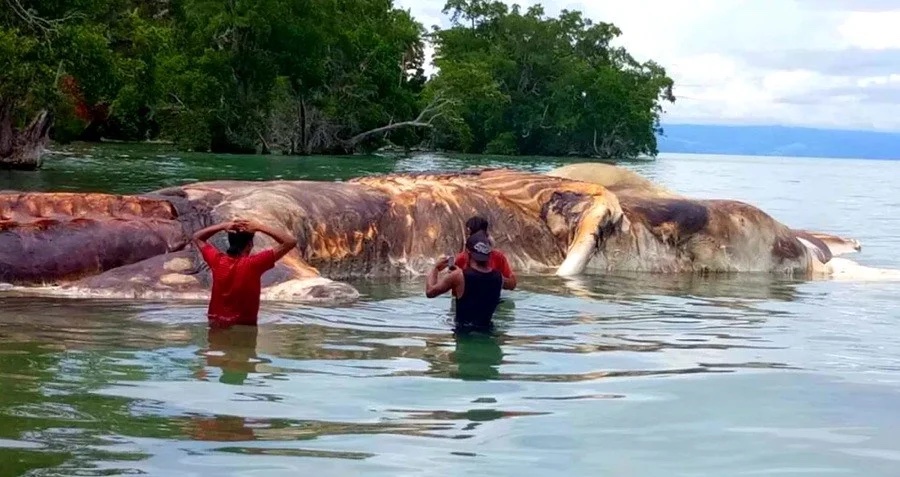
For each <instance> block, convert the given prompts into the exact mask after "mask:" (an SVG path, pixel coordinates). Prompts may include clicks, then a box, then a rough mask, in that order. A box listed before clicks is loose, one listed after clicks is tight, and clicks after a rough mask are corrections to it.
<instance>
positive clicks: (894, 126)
mask: <svg viewBox="0 0 900 477" xmlns="http://www.w3.org/2000/svg"><path fill="white" fill-rule="evenodd" d="M504 1H505V2H506V3H508V4H512V3H519V4H520V5H522V6H523V7H524V6H528V5H532V4H535V3H541V4H542V5H544V8H545V10H546V12H547V14H548V15H556V14H558V12H559V11H560V10H562V9H569V10H580V11H582V12H583V13H584V14H585V15H586V16H588V17H590V18H591V19H593V20H595V21H607V22H612V23H614V24H615V25H616V26H618V27H619V28H620V29H621V30H622V31H623V34H622V36H621V37H620V39H619V42H618V43H619V44H620V45H622V46H625V47H626V48H627V49H628V50H629V51H630V52H631V53H632V54H633V55H634V56H635V57H636V58H638V59H639V60H646V59H651V58H652V59H654V60H656V61H657V62H659V63H661V64H662V65H663V66H664V67H665V68H666V69H667V71H668V72H669V74H670V76H672V77H673V79H674V80H675V96H676V98H677V100H676V102H675V104H673V105H668V106H667V108H666V109H667V113H666V115H665V117H664V122H668V123H679V122H696V123H726V124H733V123H734V124H787V125H803V126H821V127H835V128H862V129H889V130H900V115H898V114H896V108H897V106H898V105H900V81H897V77H898V75H900V29H898V28H896V25H898V24H900V1H897V0H593V1H591V0H584V1H581V2H569V1H566V0H545V1H543V2H538V1H534V0H524V1H520V2H514V1H512V0H504ZM444 3H445V2H444V0H396V1H395V4H396V5H397V6H399V7H401V8H409V9H410V10H411V11H412V13H413V15H414V16H415V17H416V18H417V19H418V20H419V21H421V22H422V23H423V24H424V25H425V26H426V27H428V28H430V27H431V25H433V24H438V25H441V26H444V27H446V26H448V25H449V18H448V17H447V16H445V15H443V14H442V13H441V9H442V8H443V6H444ZM429 52H430V50H429Z"/></svg>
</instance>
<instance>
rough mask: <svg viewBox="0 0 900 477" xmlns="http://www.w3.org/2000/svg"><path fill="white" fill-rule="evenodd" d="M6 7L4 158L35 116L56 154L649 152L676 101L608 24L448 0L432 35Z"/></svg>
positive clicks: (149, 3)
mask: <svg viewBox="0 0 900 477" xmlns="http://www.w3.org/2000/svg"><path fill="white" fill-rule="evenodd" d="M0 6H2V7H3V8H0V71H2V72H3V73H2V76H0V159H2V158H3V155H4V154H3V153H4V148H5V149H7V150H8V149H10V148H11V147H12V142H13V141H12V140H11V139H10V138H12V137H14V135H13V134H12V133H11V132H10V131H15V130H20V129H21V128H23V127H24V126H25V125H27V124H28V123H29V122H30V121H32V120H33V118H35V116H36V115H38V114H40V113H41V112H42V111H49V112H51V113H52V117H53V118H54V122H53V129H52V131H51V134H52V136H53V138H54V139H55V140H57V141H61V142H65V141H70V140H74V139H80V140H99V139H100V138H101V137H103V138H109V139H121V140H149V139H163V140H171V141H174V142H175V143H176V144H177V145H178V146H179V147H182V148H184V149H192V150H211V151H231V152H241V151H246V152H250V151H259V152H276V153H284V154H316V153H336V152H351V151H356V150H364V149H371V148H375V147H379V146H383V145H386V144H393V145H396V146H401V147H412V146H417V145H421V146H424V147H433V148H439V149H445V150H454V151H462V152H474V153H482V152H488V153H502V154H550V155H562V154H578V155H600V156H614V157H622V156H635V155H639V154H650V155H653V154H655V153H656V138H655V132H656V131H657V130H658V127H659V115H660V113H661V112H662V103H663V102H664V101H674V97H673V96H672V80H671V79H669V78H668V77H667V76H666V74H665V70H664V69H663V68H662V67H660V66H659V65H657V64H655V63H652V62H649V63H646V64H639V63H638V62H636V61H635V60H634V59H633V58H632V57H631V56H630V55H629V54H628V53H627V52H626V51H625V50H624V49H622V48H617V47H613V46H611V44H610V42H611V41H612V40H614V39H615V37H616V36H618V35H619V34H620V32H619V30H618V29H617V28H616V27H615V26H614V25H611V24H608V23H593V22H591V21H590V20H588V19H585V18H583V17H582V15H581V14H580V13H578V12H569V11H563V12H562V13H561V14H560V16H559V17H558V18H551V17H547V16H546V15H545V14H544V12H543V10H542V8H541V7H540V6H534V7H531V8H529V9H528V10H527V11H526V12H524V13H523V12H522V11H521V10H520V8H519V7H518V6H513V7H507V6H506V5H505V4H503V3H501V2H490V1H485V0H449V1H448V2H447V4H446V6H445V9H444V13H445V14H448V15H450V18H451V20H452V26H451V27H450V28H448V29H444V30H441V29H437V28H435V29H434V30H433V31H431V32H428V31H427V30H426V29H425V28H424V27H423V26H422V25H421V24H420V23H418V22H417V21H416V20H415V19H414V18H412V17H411V15H410V14H409V12H407V11H403V10H400V9H396V8H394V6H393V5H392V1H391V0H0ZM426 41H430V42H432V43H433V44H434V46H435V51H436V55H435V59H434V64H435V66H436V67H437V68H438V73H436V74H435V75H434V76H433V77H432V78H430V79H429V78H426V77H425V75H424V70H423V66H424V61H425V59H424V48H425V42H426ZM17 128H19V129H17ZM4 138H6V139H4ZM7 152H8V151H7Z"/></svg>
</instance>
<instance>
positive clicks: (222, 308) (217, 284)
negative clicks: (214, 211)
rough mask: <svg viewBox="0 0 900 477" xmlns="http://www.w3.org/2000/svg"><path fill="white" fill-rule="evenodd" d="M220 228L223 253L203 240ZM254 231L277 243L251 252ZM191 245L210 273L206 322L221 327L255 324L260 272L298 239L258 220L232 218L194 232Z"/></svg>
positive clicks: (269, 267) (275, 260) (288, 249)
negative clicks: (223, 238)
mask: <svg viewBox="0 0 900 477" xmlns="http://www.w3.org/2000/svg"><path fill="white" fill-rule="evenodd" d="M223 230H227V231H228V245H229V246H228V251H227V252H226V253H222V252H220V251H219V250H218V249H217V248H216V247H214V246H213V245H211V244H209V243H208V242H207V241H206V240H208V239H209V238H210V237H212V236H213V235H215V234H216V233H218V232H220V231H223ZM255 232H262V233H264V234H266V235H268V236H270V237H272V238H273V239H275V240H276V241H277V242H278V246H276V247H275V248H269V249H266V250H263V251H262V252H259V253H255V254H252V255H251V254H250V252H251V251H252V250H253V237H254V233H255ZM194 246H195V247H197V249H198V250H200V254H201V256H202V257H203V260H204V261H205V262H206V263H207V264H208V265H209V269H210V272H211V273H212V281H213V283H212V292H211V296H210V300H209V308H208V310H207V318H208V319H209V323H210V324H211V325H217V326H224V327H228V326H231V325H249V326H256V320H257V314H258V313H259V296H260V291H261V285H260V281H261V279H262V275H263V273H265V272H266V271H268V270H270V269H271V268H273V267H274V266H275V262H277V261H278V260H279V259H280V258H281V257H284V256H285V255H287V253H288V252H290V251H291V249H293V248H294V247H296V246H297V239H295V238H294V237H292V236H291V235H290V234H286V233H283V232H280V231H278V230H275V229H272V228H270V227H267V226H265V225H263V224H260V223H256V222H248V221H246V220H235V221H232V222H224V223H221V224H217V225H212V226H210V227H206V228H205V229H203V230H200V231H198V232H197V233H195V234H194Z"/></svg>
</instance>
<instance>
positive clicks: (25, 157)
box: [0, 102, 53, 171]
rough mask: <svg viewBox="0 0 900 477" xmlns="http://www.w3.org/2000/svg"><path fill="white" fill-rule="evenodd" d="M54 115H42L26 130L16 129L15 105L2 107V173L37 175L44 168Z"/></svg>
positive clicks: (0, 131)
mask: <svg viewBox="0 0 900 477" xmlns="http://www.w3.org/2000/svg"><path fill="white" fill-rule="evenodd" d="M52 124H53V115H52V114H50V113H49V112H48V111H41V112H40V113H38V114H37V116H35V118H34V119H33V120H32V121H31V124H29V125H28V126H27V127H26V128H25V129H22V130H19V129H18V128H16V127H14V126H13V117H12V105H11V104H10V103H9V102H2V103H0V169H16V170H28V171H33V170H36V169H40V167H41V165H42V164H43V156H44V148H45V147H46V146H47V144H48V143H49V142H50V126H51V125H52Z"/></svg>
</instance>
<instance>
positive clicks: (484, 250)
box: [466, 232, 491, 262]
mask: <svg viewBox="0 0 900 477" xmlns="http://www.w3.org/2000/svg"><path fill="white" fill-rule="evenodd" d="M466 250H468V252H469V254H470V255H471V256H472V259H473V260H477V261H479V262H486V261H488V258H489V257H490V255H491V242H490V240H488V238H487V235H485V233H484V232H475V233H474V234H472V235H469V238H468V239H466Z"/></svg>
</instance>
